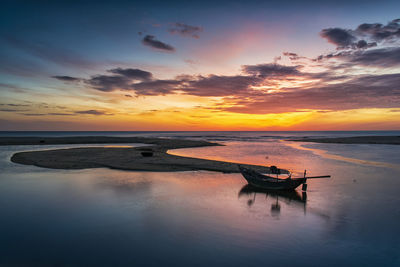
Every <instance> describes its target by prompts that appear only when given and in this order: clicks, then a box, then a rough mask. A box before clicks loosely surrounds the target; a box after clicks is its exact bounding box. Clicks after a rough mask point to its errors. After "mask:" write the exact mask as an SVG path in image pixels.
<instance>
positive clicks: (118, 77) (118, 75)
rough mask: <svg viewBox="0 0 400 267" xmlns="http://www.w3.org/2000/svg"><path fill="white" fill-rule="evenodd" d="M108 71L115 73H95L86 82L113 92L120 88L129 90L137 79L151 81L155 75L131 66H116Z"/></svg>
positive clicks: (104, 90) (98, 88)
mask: <svg viewBox="0 0 400 267" xmlns="http://www.w3.org/2000/svg"><path fill="white" fill-rule="evenodd" d="M107 72H110V73H113V74H115V75H95V76H92V77H91V78H90V79H86V80H85V83H86V84H88V85H89V86H90V87H92V88H94V89H96V90H99V91H103V92H111V91H114V90H118V89H122V90H128V89H129V88H130V86H131V83H133V82H135V81H150V80H151V79H152V77H153V75H152V73H151V72H148V71H144V70H140V69H131V68H127V69H123V68H115V69H110V70H107Z"/></svg>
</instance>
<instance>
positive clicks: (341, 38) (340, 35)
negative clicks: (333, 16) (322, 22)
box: [320, 28, 357, 48]
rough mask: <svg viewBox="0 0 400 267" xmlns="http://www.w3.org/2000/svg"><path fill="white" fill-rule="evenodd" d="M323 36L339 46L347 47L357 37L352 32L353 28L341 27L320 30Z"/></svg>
mask: <svg viewBox="0 0 400 267" xmlns="http://www.w3.org/2000/svg"><path fill="white" fill-rule="evenodd" d="M320 35H321V37H323V38H325V39H327V40H328V42H329V43H332V44H334V45H336V46H337V47H338V48H345V47H349V46H351V45H352V44H353V43H354V41H356V39H357V38H356V37H355V36H354V35H353V34H352V32H351V30H345V29H341V28H328V29H323V30H322V31H321V32H320Z"/></svg>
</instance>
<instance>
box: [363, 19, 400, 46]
mask: <svg viewBox="0 0 400 267" xmlns="http://www.w3.org/2000/svg"><path fill="white" fill-rule="evenodd" d="M399 22H400V19H395V20H392V21H390V22H388V23H387V24H386V25H382V24H380V23H363V24H361V25H359V26H358V27H357V29H356V31H357V33H359V34H361V35H366V36H369V37H371V38H372V39H374V40H376V41H378V42H381V41H383V40H388V41H393V40H395V39H397V38H400V24H399Z"/></svg>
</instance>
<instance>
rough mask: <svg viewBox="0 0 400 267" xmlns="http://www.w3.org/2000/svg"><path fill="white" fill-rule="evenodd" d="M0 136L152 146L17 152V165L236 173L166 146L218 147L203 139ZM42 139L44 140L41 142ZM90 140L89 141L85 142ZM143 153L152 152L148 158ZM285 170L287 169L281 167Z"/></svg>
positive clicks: (22, 141) (20, 141) (28, 141)
mask: <svg viewBox="0 0 400 267" xmlns="http://www.w3.org/2000/svg"><path fill="white" fill-rule="evenodd" d="M4 139H5V138H0V145H32V144H33V145H43V146H45V145H54V144H88V143H89V144H107V143H114V144H117V143H144V144H149V145H151V146H143V147H136V148H135V147H132V148H119V147H109V148H107V147H80V148H69V149H52V150H37V151H25V152H17V153H15V154H13V155H12V157H11V161H12V162H14V163H18V164H24V165H34V166H37V167H43V168H51V169H67V170H69V169H88V168H110V169H119V170H130V171H155V172H174V171H198V170H204V171H216V172H223V173H239V169H238V163H234V162H226V161H216V160H207V159H200V158H190V157H181V156H175V155H171V154H168V150H169V149H178V148H194V147H204V146H221V144H218V143H211V142H206V141H196V140H186V139H167V138H145V137H111V138H109V137H100V138H99V137H94V138H93V139H92V138H91V137H65V138H63V137H56V138H54V137H51V138H40V137H35V138H30V137H23V138H16V139H14V140H13V138H7V139H8V140H11V141H13V142H10V143H11V144H10V143H6V142H5V141H6V140H4ZM41 140H43V141H44V142H40V141H41ZM87 141H90V142H87ZM142 152H151V153H152V154H153V155H152V156H149V157H145V156H143V155H142V154H141V153H142ZM240 165H243V166H244V167H248V168H252V169H254V170H257V171H260V172H269V171H270V168H269V167H267V166H259V165H251V164H240ZM281 171H282V172H283V173H287V171H286V170H281Z"/></svg>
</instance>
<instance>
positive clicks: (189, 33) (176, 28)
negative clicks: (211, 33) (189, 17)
mask: <svg viewBox="0 0 400 267" xmlns="http://www.w3.org/2000/svg"><path fill="white" fill-rule="evenodd" d="M168 31H169V32H170V33H171V34H179V35H181V36H185V37H193V38H196V39H198V38H199V33H200V32H202V31H203V28H202V27H199V26H190V25H187V24H184V23H179V22H177V23H174V24H173V25H172V27H171V28H170V29H169V30H168Z"/></svg>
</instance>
